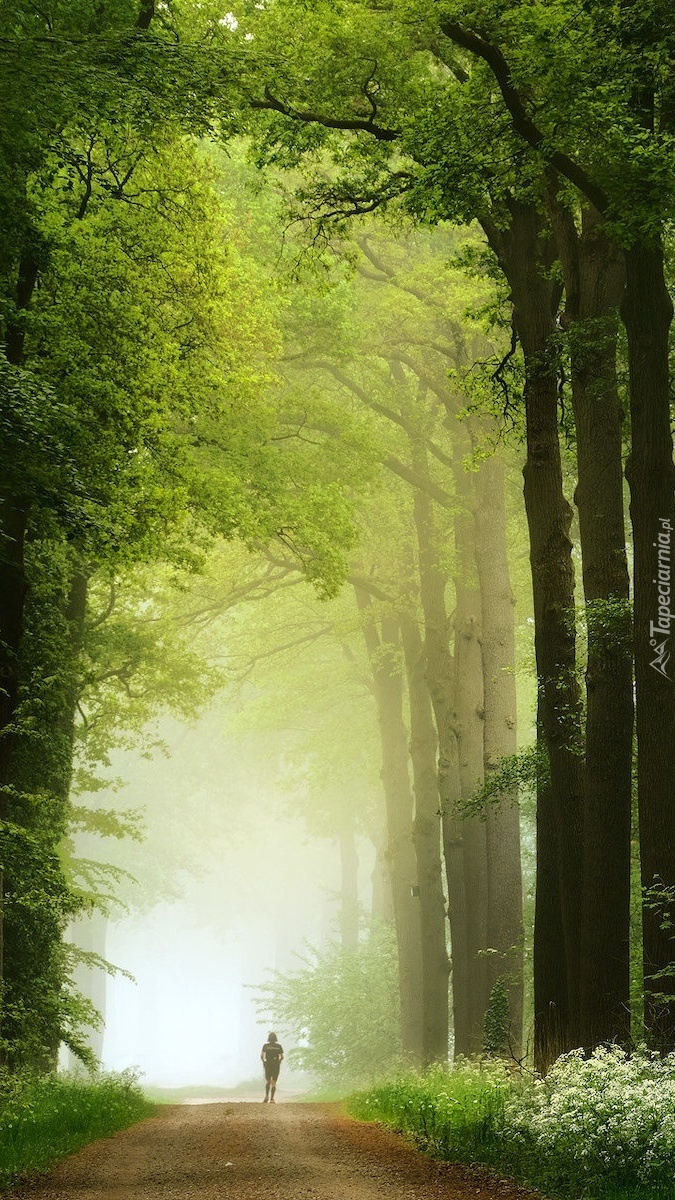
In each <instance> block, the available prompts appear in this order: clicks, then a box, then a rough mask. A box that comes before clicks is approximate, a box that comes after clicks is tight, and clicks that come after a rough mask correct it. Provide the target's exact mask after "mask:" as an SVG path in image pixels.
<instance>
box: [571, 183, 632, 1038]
mask: <svg viewBox="0 0 675 1200" xmlns="http://www.w3.org/2000/svg"><path fill="white" fill-rule="evenodd" d="M553 211H554V221H555V225H556V231H557V235H558V245H559V248H560V254H561V259H562V263H563V271H564V276H565V289H566V306H565V324H566V326H567V328H568V330H569V347H570V362H571V382H572V406H573V409H574V420H575V426H576V441H577V465H578V484H577V490H576V494H575V501H576V504H577V507H578V511H579V535H580V542H581V560H582V569H583V582H584V597H585V601H586V623H587V630H588V658H587V667H586V738H585V788H584V824H583V840H584V851H583V915H582V921H581V995H580V1002H581V1025H580V1037H581V1041H582V1043H583V1045H584V1046H586V1047H588V1048H591V1047H593V1046H595V1045H597V1044H598V1043H599V1042H603V1041H619V1042H622V1043H624V1044H626V1043H627V1042H628V1040H629V1038H630V1007H629V1001H630V997H629V982H630V950H629V922H630V833H631V772H632V752H633V715H634V714H633V654H632V639H631V612H630V601H629V580H628V564H627V560H626V533H625V525H624V502H623V464H622V438H621V425H622V420H623V412H622V409H621V403H620V400H619V394H618V387H617V379H616V350H617V345H616V342H617V327H618V308H619V303H620V300H621V296H622V292H623V288H624V274H625V272H624V263H623V257H622V255H621V252H620V251H619V250H618V249H617V247H616V246H615V245H614V244H613V243H612V242H611V241H610V239H609V238H608V237H607V235H606V233H605V232H604V230H603V227H602V219H601V217H600V215H599V213H597V211H596V210H595V209H591V208H589V207H586V208H585V209H584V212H583V218H582V230H581V234H578V232H577V229H576V225H575V222H574V219H573V217H572V216H571V214H569V213H568V212H567V211H566V210H564V209H562V208H561V207H560V206H559V205H557V204H556V205H555V207H554V210H553Z"/></svg>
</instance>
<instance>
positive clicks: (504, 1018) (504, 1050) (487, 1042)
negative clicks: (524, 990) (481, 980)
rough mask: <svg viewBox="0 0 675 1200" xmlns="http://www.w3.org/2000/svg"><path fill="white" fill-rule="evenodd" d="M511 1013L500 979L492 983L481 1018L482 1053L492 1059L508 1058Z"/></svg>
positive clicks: (505, 991) (506, 993)
mask: <svg viewBox="0 0 675 1200" xmlns="http://www.w3.org/2000/svg"><path fill="white" fill-rule="evenodd" d="M510 1023H511V1013H510V1009H509V993H508V991H507V988H506V984H505V982H504V980H503V979H502V978H499V979H497V980H496V982H495V983H494V985H493V987H492V989H491V991H490V997H489V1000H488V1006H487V1008H486V1010H485V1016H484V1017H483V1051H484V1053H485V1054H488V1055H490V1056H492V1057H494V1058H500V1057H502V1058H508V1057H509V1028H510Z"/></svg>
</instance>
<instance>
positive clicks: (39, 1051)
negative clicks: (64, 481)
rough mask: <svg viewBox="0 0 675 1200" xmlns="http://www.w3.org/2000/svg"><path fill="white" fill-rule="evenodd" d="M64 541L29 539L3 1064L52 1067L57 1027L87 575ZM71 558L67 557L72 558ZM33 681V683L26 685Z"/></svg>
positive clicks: (71, 907) (71, 906)
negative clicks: (18, 847) (65, 842)
mask: <svg viewBox="0 0 675 1200" xmlns="http://www.w3.org/2000/svg"><path fill="white" fill-rule="evenodd" d="M63 550H64V547H63V546H62V545H58V544H57V545H55V544H54V543H53V542H52V541H51V540H46V541H44V542H42V541H37V540H36V541H33V542H32V543H31V555H30V569H31V576H32V577H33V578H34V580H35V582H34V586H33V587H32V588H31V592H30V596H29V600H28V603H27V606H26V630H25V634H24V637H23V642H22V647H21V674H22V678H23V681H24V682H23V683H22V691H21V702H22V703H25V705H26V715H27V717H28V718H29V721H27V723H26V728H25V729H19V730H18V731H17V734H16V736H15V738H14V739H13V743H14V744H13V747H12V755H11V761H10V764H9V778H10V782H11V785H12V789H13V791H12V795H11V797H10V799H9V801H8V817H9V820H10V821H11V823H12V826H13V828H14V830H15V831H17V832H18V831H22V832H21V834H19V838H20V841H23V852H22V853H21V855H12V856H9V857H8V860H7V864H6V876H5V884H6V893H5V910H6V915H5V941H6V949H7V955H6V961H5V974H4V980H3V983H4V994H3V999H4V1009H3V1014H2V1022H1V1032H2V1038H3V1042H4V1045H5V1053H6V1062H7V1065H8V1067H9V1068H10V1069H21V1068H23V1067H30V1068H32V1069H36V1070H51V1069H53V1068H54V1066H55V1064H56V1058H57V1054H58V1048H59V1044H60V1042H61V1040H62V1035H63V1032H64V1012H63V1009H62V1005H61V994H62V990H63V986H64V983H65V978H64V963H63V955H62V950H61V943H62V939H63V934H64V931H65V928H66V926H67V923H68V921H69V919H70V917H71V916H72V914H73V912H74V911H75V910H76V907H77V903H76V901H75V900H74V898H73V897H72V895H71V893H70V890H69V887H68V883H67V880H66V878H65V875H64V872H63V867H62V864H61V861H60V857H59V847H60V843H61V841H62V839H63V837H64V835H65V832H66V827H67V819H68V804H69V795H70V784H71V773H72V758H73V741H74V726H75V711H76V704H77V695H78V674H77V672H78V660H79V653H80V649H81V642H82V634H83V628H84V619H85V610H86V598H87V579H86V577H85V576H84V574H83V573H82V571H81V570H80V568H79V564H77V563H73V562H72V561H64V556H63ZM69 558H71V559H72V556H69ZM33 681H35V682H33Z"/></svg>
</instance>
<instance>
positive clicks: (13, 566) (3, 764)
mask: <svg viewBox="0 0 675 1200" xmlns="http://www.w3.org/2000/svg"><path fill="white" fill-rule="evenodd" d="M37 276H38V266H37V262H36V261H35V259H34V257H33V255H32V254H23V255H22V256H21V258H20V260H19V263H18V268H17V280H16V293H15V298H16V317H15V319H13V320H10V321H9V322H8V324H7V327H6V329H5V331H4V332H5V357H6V360H7V362H8V363H9V365H10V367H20V366H22V364H23V361H24V346H25V338H26V334H25V325H24V320H23V314H24V311H25V310H26V309H27V308H28V306H29V304H30V302H31V299H32V297H33V292H34V290H35V285H36V283H37ZM29 511H30V504H29V501H28V498H27V497H26V496H25V495H24V494H23V492H22V489H21V487H20V485H19V481H18V480H17V479H16V477H15V476H14V474H13V473H12V471H11V470H10V464H8V466H7V468H6V469H5V470H4V471H3V472H2V474H1V475H0V821H5V820H6V819H7V812H8V808H7V794H8V793H7V788H8V786H9V783H10V761H11V755H12V749H13V743H14V737H13V735H12V733H11V732H10V731H11V730H12V726H13V721H14V716H15V713H16V709H17V704H18V698H19V651H20V648H21V638H22V636H23V620H24V617H23V610H24V603H25V599H26V593H27V582H26V568H25V563H24V547H25V540H26V529H27V526H28V516H29ZM4 860H5V854H4V852H3V853H2V855H1V856H0V864H1V865H0V1003H1V995H2V980H3V978H4V964H5V931H4V910H5V905H4V887H5V883H4Z"/></svg>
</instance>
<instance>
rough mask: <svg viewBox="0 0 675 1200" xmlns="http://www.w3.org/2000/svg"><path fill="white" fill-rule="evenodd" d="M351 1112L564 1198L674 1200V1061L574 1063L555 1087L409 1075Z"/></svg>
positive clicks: (503, 1078)
mask: <svg viewBox="0 0 675 1200" xmlns="http://www.w3.org/2000/svg"><path fill="white" fill-rule="evenodd" d="M348 1107H349V1110H350V1112H351V1113H352V1114H353V1115H354V1116H356V1117H358V1118H360V1119H362V1120H375V1121H379V1122H381V1123H382V1124H384V1125H387V1126H388V1127H390V1128H393V1129H397V1130H400V1131H401V1132H403V1133H405V1134H407V1135H408V1136H410V1137H412V1138H413V1139H414V1140H415V1142H416V1143H417V1144H418V1145H419V1146H421V1147H422V1148H424V1149H425V1150H427V1151H428V1152H430V1153H431V1154H434V1155H435V1156H437V1157H439V1158H443V1159H446V1160H449V1161H457V1162H468V1163H483V1164H485V1165H487V1166H490V1167H493V1168H495V1169H496V1170H498V1171H500V1172H501V1173H502V1174H504V1175H509V1176H512V1177H514V1178H516V1179H517V1180H519V1181H520V1182H523V1183H527V1184H530V1185H531V1186H533V1187H536V1188H538V1189H540V1190H541V1191H542V1192H543V1193H544V1194H545V1195H546V1196H548V1197H551V1198H561V1200H675V1056H669V1057H668V1058H667V1059H665V1060H662V1059H659V1058H658V1057H657V1056H651V1055H648V1054H635V1055H633V1056H627V1055H625V1054H623V1052H621V1051H620V1050H618V1049H616V1048H610V1049H606V1050H599V1051H597V1052H596V1054H595V1055H593V1057H592V1058H590V1059H584V1058H583V1056H582V1055H581V1054H576V1055H567V1056H565V1057H564V1058H563V1059H560V1060H559V1061H558V1063H556V1064H555V1065H554V1067H553V1068H552V1070H551V1072H550V1074H549V1075H548V1076H547V1078H546V1080H533V1079H532V1078H527V1077H521V1076H516V1077H514V1076H511V1075H510V1074H509V1073H508V1072H507V1070H506V1069H505V1068H503V1067H500V1066H498V1065H495V1064H494V1063H493V1064H486V1065H482V1066H481V1065H479V1064H464V1065H462V1066H459V1067H457V1068H455V1069H453V1070H451V1071H447V1070H442V1069H440V1068H435V1069H433V1070H431V1071H429V1072H427V1073H426V1074H425V1075H413V1074H410V1075H403V1076H401V1077H399V1078H398V1079H394V1080H391V1081H389V1082H385V1083H382V1084H380V1085H378V1086H376V1087H373V1088H371V1089H370V1090H369V1091H367V1092H361V1093H359V1094H357V1095H355V1096H352V1097H351V1098H350V1100H349V1102H348Z"/></svg>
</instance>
